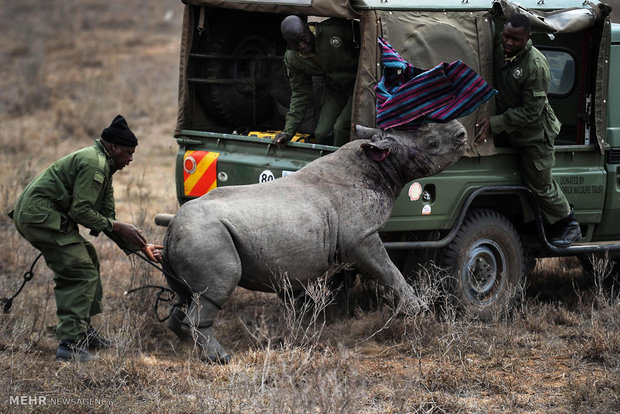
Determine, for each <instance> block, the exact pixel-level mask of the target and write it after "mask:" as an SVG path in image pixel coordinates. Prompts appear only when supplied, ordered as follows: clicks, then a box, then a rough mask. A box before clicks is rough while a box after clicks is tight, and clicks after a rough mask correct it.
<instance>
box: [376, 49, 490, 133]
mask: <svg viewBox="0 0 620 414" xmlns="http://www.w3.org/2000/svg"><path fill="white" fill-rule="evenodd" d="M378 41H379V45H380V47H381V49H382V60H383V76H382V77H381V80H380V81H379V83H378V84H377V86H376V88H375V92H376V94H377V125H378V126H379V128H381V129H388V128H398V129H415V128H418V127H419V126H420V125H422V124H424V123H427V122H448V121H450V120H452V119H456V118H460V117H463V116H466V115H469V114H471V113H472V112H474V111H475V110H476V109H478V107H479V106H480V105H482V104H483V103H485V102H486V101H488V100H489V99H491V98H492V97H493V96H494V95H495V94H496V93H497V91H496V90H495V89H493V88H491V87H490V86H489V85H488V84H487V83H486V82H485V81H484V79H482V77H481V76H480V75H478V74H477V73H476V72H475V71H473V70H472V69H470V68H469V67H468V66H467V65H465V64H464V63H463V62H462V61H460V60H457V61H455V62H452V63H445V62H444V63H440V64H439V65H437V66H435V67H434V68H433V69H430V70H422V69H419V68H416V67H414V66H413V65H412V64H410V63H408V62H407V61H405V60H404V59H403V58H402V57H401V56H400V55H399V54H398V52H396V51H395V50H394V49H393V48H392V46H390V44H389V43H388V42H386V41H385V40H384V39H382V38H379V39H378Z"/></svg>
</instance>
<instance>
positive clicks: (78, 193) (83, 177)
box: [67, 163, 113, 232]
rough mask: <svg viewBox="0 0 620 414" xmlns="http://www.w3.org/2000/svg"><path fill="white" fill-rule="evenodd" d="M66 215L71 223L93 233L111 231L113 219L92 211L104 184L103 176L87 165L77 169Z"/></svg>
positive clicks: (83, 164) (100, 172)
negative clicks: (73, 222)
mask: <svg viewBox="0 0 620 414" xmlns="http://www.w3.org/2000/svg"><path fill="white" fill-rule="evenodd" d="M77 168H78V173H77V176H76V178H75V181H74V183H73V194H72V198H71V205H70V206H69V210H68V211H67V214H68V215H69V217H71V219H72V220H73V221H75V222H76V223H78V224H81V225H82V226H84V227H86V228H89V229H91V230H93V231H95V232H100V231H112V222H113V219H111V218H109V217H106V216H105V215H103V214H101V213H100V212H98V211H96V210H95V209H94V205H95V203H96V201H97V199H98V198H99V195H100V193H101V191H103V185H104V183H105V174H104V173H103V172H102V171H100V170H98V169H97V168H96V167H93V166H91V165H89V164H87V163H82V164H81V165H79V166H78V167H77Z"/></svg>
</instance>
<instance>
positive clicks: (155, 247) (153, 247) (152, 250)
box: [142, 243, 164, 262]
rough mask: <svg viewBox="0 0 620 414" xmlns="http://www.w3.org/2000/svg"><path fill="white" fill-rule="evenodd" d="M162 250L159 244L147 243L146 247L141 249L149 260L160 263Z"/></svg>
mask: <svg viewBox="0 0 620 414" xmlns="http://www.w3.org/2000/svg"><path fill="white" fill-rule="evenodd" d="M163 248H164V246H162V245H161V244H151V243H148V244H147V245H146V246H144V247H143V248H142V251H143V252H144V254H146V256H147V257H148V258H149V260H151V261H153V262H161V250H162V249H163Z"/></svg>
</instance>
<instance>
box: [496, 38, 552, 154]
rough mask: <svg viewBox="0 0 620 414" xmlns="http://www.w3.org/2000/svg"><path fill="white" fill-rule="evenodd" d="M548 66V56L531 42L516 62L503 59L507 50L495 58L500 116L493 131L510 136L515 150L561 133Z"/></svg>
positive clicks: (498, 111) (517, 56)
mask: <svg viewBox="0 0 620 414" xmlns="http://www.w3.org/2000/svg"><path fill="white" fill-rule="evenodd" d="M549 77H550V75H549V65H548V63H547V59H546V58H545V56H544V55H543V54H542V53H541V52H540V51H539V50H538V49H536V48H535V47H534V46H532V41H531V40H528V41H527V43H526V45H525V47H524V48H523V50H522V51H521V52H519V53H518V54H517V55H516V56H515V57H514V59H512V60H505V59H504V48H503V47H501V45H500V47H498V48H497V53H496V56H495V88H496V89H497V91H498V92H499V93H498V95H497V113H498V114H499V115H495V116H492V117H491V119H490V121H491V131H492V132H493V133H503V132H506V133H508V134H509V137H510V143H511V145H513V146H522V145H528V144H530V143H540V142H543V140H544V134H545V133H546V134H547V137H549V139H550V140H551V144H552V145H553V139H554V138H555V137H556V136H557V134H558V133H559V132H560V126H561V124H560V121H558V119H557V118H556V116H555V113H554V112H553V109H552V108H551V105H549V101H548V99H547V92H548V91H549Z"/></svg>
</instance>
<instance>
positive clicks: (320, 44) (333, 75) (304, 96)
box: [284, 19, 358, 136]
mask: <svg viewBox="0 0 620 414" xmlns="http://www.w3.org/2000/svg"><path fill="white" fill-rule="evenodd" d="M314 44H315V53H314V54H313V55H312V56H309V57H303V56H301V55H300V54H299V53H298V52H297V51H295V50H287V51H286V53H285V54H284V64H285V66H286V71H287V73H288V77H289V80H290V84H291V103H290V105H289V110H288V113H287V114H286V124H285V126H284V132H286V133H287V134H289V135H291V136H292V135H295V133H296V132H297V128H298V127H299V125H300V124H301V122H302V121H303V118H304V116H305V114H306V109H307V108H308V103H309V101H310V96H311V94H312V76H324V78H325V87H326V88H329V89H331V90H332V91H335V92H336V93H337V94H340V95H341V96H342V98H343V104H344V102H346V101H347V99H348V97H349V96H351V94H352V93H353V86H354V84H355V76H356V74H357V61H358V49H357V48H356V47H355V45H354V43H353V29H352V27H351V24H350V23H348V22H344V21H341V20H337V19H329V20H325V21H324V22H321V23H317V24H316V27H315V40H314Z"/></svg>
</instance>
